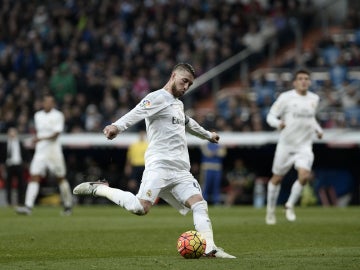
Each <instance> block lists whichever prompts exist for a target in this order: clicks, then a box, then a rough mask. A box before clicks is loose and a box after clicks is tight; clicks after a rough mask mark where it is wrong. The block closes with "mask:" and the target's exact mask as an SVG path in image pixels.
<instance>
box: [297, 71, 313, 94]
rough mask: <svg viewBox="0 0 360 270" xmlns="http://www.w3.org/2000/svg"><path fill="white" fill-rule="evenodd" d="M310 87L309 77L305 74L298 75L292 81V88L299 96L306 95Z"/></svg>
mask: <svg viewBox="0 0 360 270" xmlns="http://www.w3.org/2000/svg"><path fill="white" fill-rule="evenodd" d="M310 85H311V80H310V76H309V75H308V74H306V73H299V74H298V75H297V76H296V78H295V80H294V88H295V89H296V91H297V92H298V93H299V94H306V92H307V90H308V89H309V87H310Z"/></svg>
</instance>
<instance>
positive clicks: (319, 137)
mask: <svg viewBox="0 0 360 270" xmlns="http://www.w3.org/2000/svg"><path fill="white" fill-rule="evenodd" d="M316 135H317V137H318V139H322V137H323V134H322V133H321V132H318V131H317V132H316Z"/></svg>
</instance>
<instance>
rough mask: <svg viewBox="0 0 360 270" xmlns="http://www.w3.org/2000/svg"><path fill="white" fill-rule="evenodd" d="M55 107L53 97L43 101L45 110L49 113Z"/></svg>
mask: <svg viewBox="0 0 360 270" xmlns="http://www.w3.org/2000/svg"><path fill="white" fill-rule="evenodd" d="M54 105H55V100H54V98H53V97H45V98H44V100H43V109H44V111H46V112H49V111H50V110H51V109H52V108H53V107H54Z"/></svg>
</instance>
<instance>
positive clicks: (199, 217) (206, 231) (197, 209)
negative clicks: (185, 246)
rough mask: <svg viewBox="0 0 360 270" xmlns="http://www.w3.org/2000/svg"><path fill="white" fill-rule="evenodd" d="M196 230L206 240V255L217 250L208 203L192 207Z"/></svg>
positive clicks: (196, 204) (200, 203)
mask: <svg viewBox="0 0 360 270" xmlns="http://www.w3.org/2000/svg"><path fill="white" fill-rule="evenodd" d="M191 210H192V211H193V219H194V225H195V230H197V231H198V232H199V233H200V234H201V235H202V237H204V238H205V240H206V250H205V253H209V252H210V251H212V250H213V249H214V248H215V243H214V235H213V230H212V226H211V221H210V219H209V215H208V206H207V202H206V201H200V202H197V203H195V204H193V205H192V206H191Z"/></svg>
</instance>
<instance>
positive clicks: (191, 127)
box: [185, 115, 220, 143]
mask: <svg viewBox="0 0 360 270" xmlns="http://www.w3.org/2000/svg"><path fill="white" fill-rule="evenodd" d="M185 129H186V131H187V132H189V133H190V134H191V135H194V136H196V137H199V138H200V139H203V140H208V141H209V142H212V143H218V142H219V139H220V137H219V135H218V134H217V133H216V132H210V131H208V130H206V129H204V128H203V127H202V126H200V125H199V124H198V122H196V121H195V120H194V119H192V118H191V117H189V116H187V115H185Z"/></svg>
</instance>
